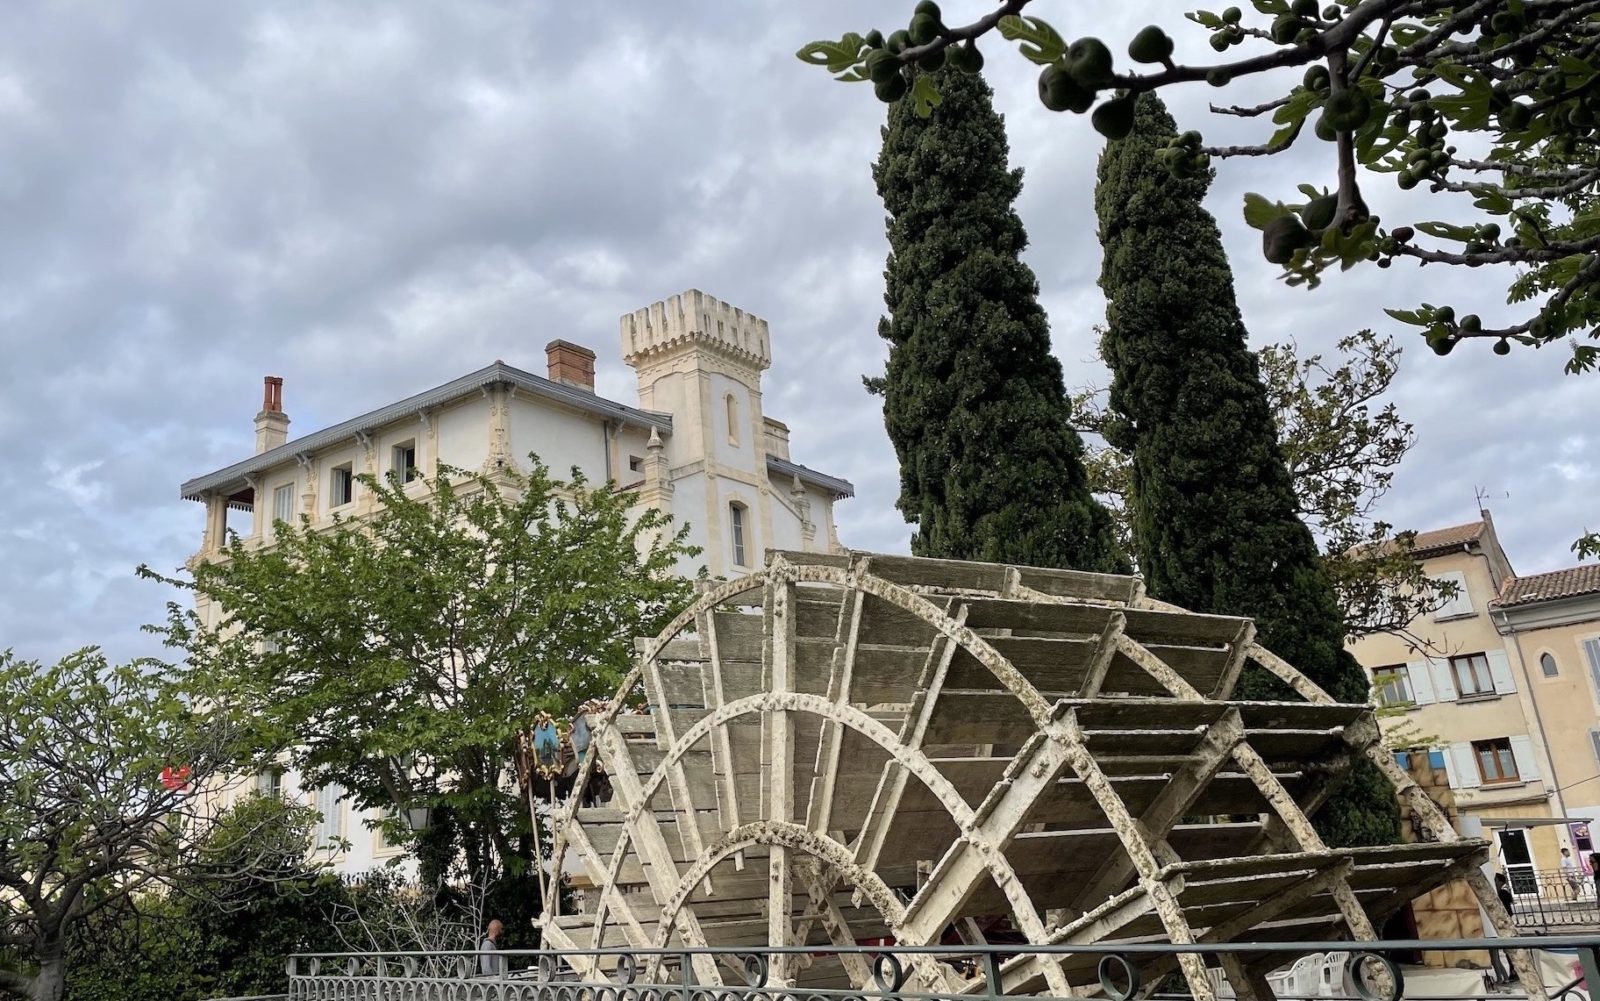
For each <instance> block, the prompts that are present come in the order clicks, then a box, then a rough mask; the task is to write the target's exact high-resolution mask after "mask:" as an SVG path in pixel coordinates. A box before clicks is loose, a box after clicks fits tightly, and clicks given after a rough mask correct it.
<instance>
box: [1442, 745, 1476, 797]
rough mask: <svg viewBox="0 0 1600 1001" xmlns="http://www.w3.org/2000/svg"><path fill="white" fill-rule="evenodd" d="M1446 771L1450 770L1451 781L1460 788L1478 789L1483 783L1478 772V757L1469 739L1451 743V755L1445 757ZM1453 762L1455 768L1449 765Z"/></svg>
mask: <svg viewBox="0 0 1600 1001" xmlns="http://www.w3.org/2000/svg"><path fill="white" fill-rule="evenodd" d="M1445 761H1446V771H1448V772H1450V773H1451V775H1450V782H1451V784H1453V785H1455V786H1456V788H1458V789H1476V788H1478V787H1479V786H1481V785H1483V779H1482V777H1481V776H1479V774H1478V758H1477V756H1476V755H1475V754H1473V752H1472V744H1471V742H1469V741H1465V740H1458V741H1456V742H1455V743H1454V744H1451V745H1450V756H1449V757H1448V758H1446V759H1445ZM1451 763H1453V764H1454V765H1455V767H1454V768H1451V767H1449V765H1450V764H1451Z"/></svg>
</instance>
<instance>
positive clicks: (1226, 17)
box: [1222, 7, 1244, 24]
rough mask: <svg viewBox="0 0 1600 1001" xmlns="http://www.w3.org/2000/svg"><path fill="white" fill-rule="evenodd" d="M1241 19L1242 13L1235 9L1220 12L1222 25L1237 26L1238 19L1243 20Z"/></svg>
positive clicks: (1230, 8)
mask: <svg viewBox="0 0 1600 1001" xmlns="http://www.w3.org/2000/svg"><path fill="white" fill-rule="evenodd" d="M1243 17H1244V11H1242V10H1240V9H1239V8H1237V7H1229V8H1228V9H1227V10H1225V11H1223V12H1222V23H1223V24H1238V23H1239V21H1240V19H1241V18H1243Z"/></svg>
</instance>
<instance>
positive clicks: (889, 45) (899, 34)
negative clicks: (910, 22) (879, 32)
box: [884, 28, 911, 54]
mask: <svg viewBox="0 0 1600 1001" xmlns="http://www.w3.org/2000/svg"><path fill="white" fill-rule="evenodd" d="M910 44H911V32H909V31H907V30H906V29H904V28H901V29H900V30H899V31H896V32H892V33H891V34H890V35H889V40H888V41H887V42H885V43H884V48H886V49H888V50H889V51H890V52H893V53H896V54H899V53H900V51H901V50H903V49H905V48H907V47H908V46H909V45H910Z"/></svg>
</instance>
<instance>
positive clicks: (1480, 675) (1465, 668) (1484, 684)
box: [1450, 653, 1495, 699]
mask: <svg viewBox="0 0 1600 1001" xmlns="http://www.w3.org/2000/svg"><path fill="white" fill-rule="evenodd" d="M1450 673H1451V675H1452V676H1454V678H1455V682H1456V691H1457V692H1458V693H1460V696H1461V698H1463V699H1470V698H1472V697H1473V696H1477V695H1493V694H1495V690H1494V677H1493V676H1492V675H1490V673H1489V658H1488V657H1486V656H1484V655H1483V654H1481V653H1469V654H1466V655H1465V656H1461V657H1451V658H1450Z"/></svg>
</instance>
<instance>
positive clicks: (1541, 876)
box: [1510, 868, 1600, 929]
mask: <svg viewBox="0 0 1600 1001" xmlns="http://www.w3.org/2000/svg"><path fill="white" fill-rule="evenodd" d="M1510 880H1511V897H1512V908H1511V910H1512V917H1513V918H1515V919H1516V922H1517V924H1518V925H1519V926H1521V927H1524V928H1543V929H1560V928H1576V927H1600V900H1596V899H1595V878H1594V877H1593V876H1592V875H1590V874H1589V873H1586V872H1584V871H1582V870H1580V869H1573V870H1565V869H1517V868H1512V869H1511V871H1510Z"/></svg>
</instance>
